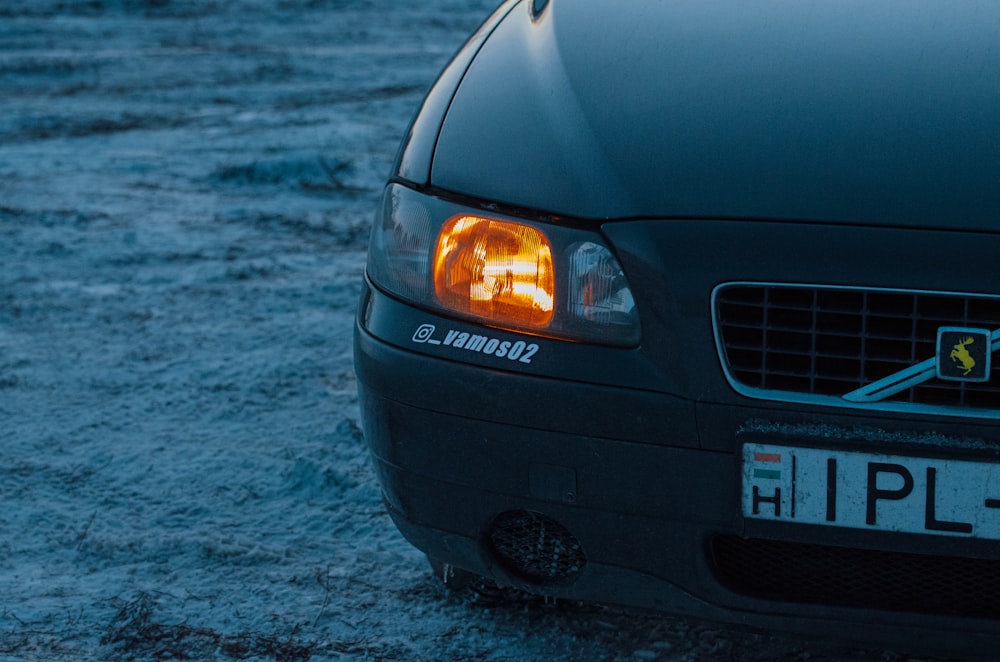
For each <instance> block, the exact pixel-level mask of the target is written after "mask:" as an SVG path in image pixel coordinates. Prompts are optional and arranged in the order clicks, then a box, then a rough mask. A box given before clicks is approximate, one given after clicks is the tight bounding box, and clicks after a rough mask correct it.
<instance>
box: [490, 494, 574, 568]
mask: <svg viewBox="0 0 1000 662" xmlns="http://www.w3.org/2000/svg"><path fill="white" fill-rule="evenodd" d="M490 543H491V544H492V546H493V552H494V554H496V557H497V558H498V559H499V560H500V563H501V564H502V565H503V566H504V567H505V568H507V569H508V570H510V571H511V572H513V573H515V574H517V575H520V576H521V577H524V578H525V579H529V580H531V581H533V582H536V583H540V584H544V583H550V582H564V581H568V580H570V579H572V578H573V577H575V576H576V575H577V573H579V572H580V571H581V570H582V569H583V566H584V565H586V563H587V559H586V556H584V553H583V549H582V548H581V547H580V541H579V540H577V539H576V537H575V536H574V535H573V534H572V533H570V531H569V530H568V529H567V528H566V527H564V526H563V525H562V524H560V523H559V522H556V521H555V520H554V519H552V518H550V517H546V516H545V515H541V514H539V513H534V512H531V511H528V510H511V511H507V512H504V513H501V514H500V515H499V516H498V517H497V518H496V520H494V522H493V529H492V531H491V532H490Z"/></svg>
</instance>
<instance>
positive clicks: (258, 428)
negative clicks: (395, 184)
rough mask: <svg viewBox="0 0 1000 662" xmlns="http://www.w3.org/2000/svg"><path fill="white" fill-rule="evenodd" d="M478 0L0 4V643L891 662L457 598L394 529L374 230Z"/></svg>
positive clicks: (402, 656) (119, 652) (69, 648)
mask: <svg viewBox="0 0 1000 662" xmlns="http://www.w3.org/2000/svg"><path fill="white" fill-rule="evenodd" d="M495 1H496V0H492V1H491V0H311V1H307V0H231V1H230V0H2V2H0V657H3V659H66V660H69V659H81V658H105V659H163V658H190V659H206V658H207V659H223V660H225V659H244V658H255V659H256V658H260V659H279V660H304V659H309V658H310V657H312V658H313V659H324V658H337V659H348V660H354V659H356V660H448V659H453V660H465V659H479V660H578V659H579V660H657V659H659V660H716V659H733V660H770V659H785V660H806V659H811V660H817V659H853V660H899V659H903V658H902V657H901V656H899V655H896V654H894V653H890V652H883V651H879V652H865V651H857V650H850V649H846V648H839V647H835V646H828V645H817V644H807V643H804V642H800V641H795V640H790V639H778V638H772V637H765V636H761V635H755V634H747V633H737V632H730V631H727V630H726V629H724V628H721V627H719V626H715V625H706V624H687V623H684V622H683V621H679V620H676V619H667V618H656V617H647V616H636V615H634V614H621V613H618V612H616V611H613V610H609V609H602V608H599V607H580V606H576V605H561V606H559V607H557V608H552V607H545V606H542V605H538V604H531V603H521V604H510V605H505V606H500V607H484V606H481V605H477V604H471V603H470V602H469V601H468V600H464V599H462V598H461V597H459V596H455V595H449V594H448V593H446V592H445V591H444V590H443V589H442V588H441V587H440V586H438V584H437V583H436V582H435V581H433V580H432V579H431V578H430V576H429V574H428V572H427V570H426V565H425V562H424V559H423V558H422V556H421V555H420V554H419V553H417V552H416V551H415V550H413V549H412V548H410V547H409V546H408V545H407V544H406V543H405V542H404V541H403V540H402V539H401V538H400V536H399V535H398V534H397V533H396V531H395V529H394V528H393V527H392V524H391V522H390V521H389V519H388V517H387V516H386V515H385V513H384V511H383V509H382V506H381V503H380V500H379V493H378V488H377V486H376V485H375V483H374V480H373V477H372V474H371V471H370V468H369V465H368V460H367V456H366V450H365V448H364V444H363V439H362V434H361V432H360V429H359V424H358V411H357V398H356V393H355V380H354V375H353V371H352V367H351V328H352V315H353V312H354V306H355V302H356V299H357V295H358V291H359V282H360V278H361V274H362V269H363V261H364V249H365V245H366V242H367V237H368V224H369V222H370V219H371V217H372V210H373V208H374V204H375V199H376V197H377V195H378V192H379V190H380V188H381V184H382V181H383V179H384V178H385V176H386V174H387V172H388V169H389V164H390V162H391V160H392V157H393V155H394V153H395V150H396V146H397V143H398V140H399V138H400V137H401V135H402V133H403V131H404V129H405V126H406V123H407V121H408V120H409V117H410V115H411V113H412V112H413V111H414V109H415V108H416V107H417V105H418V103H419V101H420V98H421V95H422V94H423V92H424V90H425V89H426V88H427V86H429V84H430V83H431V81H432V80H433V78H434V76H435V74H436V73H437V72H438V70H439V69H440V68H441V66H443V64H444V61H445V60H446V59H447V57H448V56H449V55H450V54H451V53H452V52H453V51H454V50H455V49H456V48H457V47H458V46H459V45H460V43H461V41H462V39H463V38H464V37H465V35H466V34H467V33H469V32H470V31H471V30H472V29H473V28H474V27H475V26H476V25H477V24H478V23H479V22H480V21H481V20H482V19H483V18H485V16H486V15H487V14H488V13H489V11H490V10H491V9H492V7H493V5H494V4H495Z"/></svg>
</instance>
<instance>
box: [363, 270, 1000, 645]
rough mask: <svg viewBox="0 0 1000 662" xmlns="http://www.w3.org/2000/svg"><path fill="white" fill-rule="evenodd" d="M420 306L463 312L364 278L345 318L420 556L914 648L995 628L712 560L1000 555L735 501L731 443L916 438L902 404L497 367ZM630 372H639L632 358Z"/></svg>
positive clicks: (610, 599)
mask: <svg viewBox="0 0 1000 662" xmlns="http://www.w3.org/2000/svg"><path fill="white" fill-rule="evenodd" d="M428 325H436V326H437V327H443V326H448V328H451V327H456V328H458V329H459V330H461V329H463V328H466V327H465V326H464V325H462V324H459V323H454V322H451V321H448V320H444V319H441V318H437V317H435V316H434V315H431V314H428V313H424V312H423V311H420V310H418V309H415V308H411V307H409V306H407V305H405V304H402V303H399V302H397V301H395V300H394V299H392V298H390V297H388V296H386V295H384V294H382V293H380V292H378V291H377V290H375V289H374V288H371V287H369V289H368V290H367V291H366V293H365V295H364V296H363V297H362V304H361V309H360V312H359V321H358V325H357V328H356V337H355V363H356V369H357V373H358V378H359V384H360V393H361V404H362V409H363V411H362V414H363V419H364V421H365V434H366V437H367V440H368V443H369V447H370V450H371V453H372V457H373V461H374V465H375V469H376V471H377V474H378V478H379V481H380V483H381V486H382V489H383V493H384V497H385V501H386V504H387V507H388V509H389V511H390V513H391V515H392V517H393V520H394V521H395V523H396V525H397V526H398V528H399V529H400V530H401V531H402V533H403V534H404V536H405V537H406V538H407V539H408V540H409V541H410V542H411V543H413V544H414V545H415V546H416V547H417V548H419V549H420V550H422V551H424V552H425V553H427V554H428V556H430V557H432V558H435V559H439V560H441V561H444V562H447V563H449V564H451V565H453V566H455V567H458V568H461V569H463V570H467V571H470V572H472V573H476V574H480V575H483V576H485V577H488V578H491V579H493V580H495V581H497V582H498V583H499V584H501V585H506V586H513V587H517V588H521V589H525V590H528V591H530V592H533V593H537V594H541V595H546V596H552V597H556V598H566V599H573V600H584V601H596V602H603V603H608V604H616V605H622V606H627V607H633V608H640V609H652V610H656V611H662V612H668V613H672V614H682V615H688V616H693V617H699V618H707V619H711V620H718V621H723V622H728V623H735V624H741V625H748V626H752V627H755V628H764V629H774V630H780V631H785V632H797V633H801V634H804V635H809V636H823V637H834V638H837V639H839V640H841V641H845V640H847V641H856V642H858V643H866V642H867V643H871V642H878V643H879V644H883V645H894V646H901V647H906V648H909V649H917V650H920V651H935V650H940V651H944V652H954V651H955V650H959V651H961V652H962V653H963V654H965V653H969V652H975V651H978V650H989V647H990V646H995V645H996V644H997V643H1000V637H998V636H996V635H992V634H990V632H991V630H993V629H994V625H995V621H993V620H992V617H995V616H996V615H995V614H989V613H978V612H977V613H972V614H970V613H967V612H962V611H961V610H959V612H958V613H954V614H953V613H923V612H922V611H921V610H919V609H918V610H913V609H911V608H909V607H907V606H906V605H904V604H902V603H900V604H898V605H897V604H894V603H892V601H891V600H890V601H889V602H888V603H886V602H885V601H882V602H878V601H876V602H875V603H873V604H874V606H873V605H872V604H866V602H865V600H863V599H859V600H857V601H854V602H852V600H846V601H845V600H840V601H838V600H836V599H834V600H832V601H831V600H827V599H825V598H824V597H823V596H822V595H820V594H819V593H817V595H816V596H814V597H815V599H808V598H807V599H805V600H800V599H794V600H789V599H785V598H784V597H782V596H781V595H780V592H778V593H775V594H773V595H768V594H767V591H766V590H765V591H761V590H758V589H759V588H760V586H762V585H763V584H766V582H762V581H759V580H760V579H761V578H760V577H756V576H755V575H756V570H755V566H754V563H755V562H754V561H753V560H752V559H751V560H749V561H747V562H748V563H749V564H750V565H740V563H737V564H736V565H733V564H731V563H729V561H725V562H722V561H720V559H722V558H723V557H725V558H727V559H730V560H731V558H732V557H733V555H734V553H735V555H736V556H737V557H739V556H740V555H741V554H742V551H741V550H742V547H741V545H743V543H745V542H750V543H751V544H753V543H754V542H756V541H759V542H762V543H764V544H765V545H768V544H772V543H773V544H777V545H779V550H778V551H779V552H781V551H782V550H781V549H780V545H792V546H795V545H801V546H803V547H802V549H803V550H837V549H846V550H851V551H852V552H858V553H860V554H862V556H861V557H858V558H856V559H855V560H854V561H853V562H855V563H867V559H868V558H869V557H865V556H863V555H864V554H875V555H881V557H879V558H878V559H876V560H877V561H878V562H880V563H884V564H885V567H887V568H892V567H897V566H898V563H897V560H902V561H904V562H905V561H907V560H908V559H910V558H918V557H919V558H936V559H941V562H940V564H941V565H948V564H950V563H951V561H953V560H956V561H958V560H966V561H970V562H974V563H980V562H986V563H989V562H990V561H989V560H990V559H993V558H995V557H996V552H995V543H994V542H991V541H984V540H973V539H955V538H943V537H935V536H926V535H916V534H901V533H886V532H878V531H865V530H854V529H835V528H832V527H824V526H814V525H797V524H789V523H785V522H769V521H763V520H756V519H746V518H744V517H743V515H742V512H741V505H740V504H741V462H742V459H741V458H742V455H741V450H740V449H741V448H742V445H743V443H748V442H769V443H770V442H777V443H787V444H790V445H798V446H809V447H816V446H819V447H823V446H827V447H831V448H841V447H844V446H845V445H846V446H850V445H851V443H853V442H851V441H850V440H849V438H850V437H851V435H857V434H859V433H858V430H876V429H877V430H882V431H883V434H888V433H887V432H885V431H886V430H888V431H890V432H891V434H892V435H894V441H893V443H892V444H891V445H887V444H882V446H881V447H879V446H878V444H879V441H878V439H877V438H875V439H874V441H873V440H872V439H868V440H866V444H868V445H869V446H871V444H873V443H874V444H875V445H876V447H877V448H879V449H880V450H882V451H883V452H890V451H893V452H899V449H900V448H901V447H902V448H907V447H911V448H917V447H920V444H922V443H924V442H923V440H922V435H923V434H924V432H922V431H921V430H922V428H923V427H924V426H922V425H920V424H919V422H917V421H914V419H913V418H912V417H911V418H900V417H892V416H889V415H881V414H878V413H876V414H874V415H866V416H859V415H855V414H854V413H853V412H852V413H851V415H850V416H849V417H848V418H845V415H844V412H829V411H823V410H822V409H821V408H814V410H812V411H810V409H809V408H808V407H795V408H791V407H789V406H788V405H786V406H785V407H784V408H782V407H780V406H775V405H774V404H773V403H760V402H756V401H752V400H746V399H744V400H743V401H742V402H738V403H735V404H734V403H711V402H698V401H695V400H689V399H686V398H681V397H677V396H674V395H671V394H668V393H663V392H661V391H657V390H655V389H641V388H628V387H626V386H624V385H622V384H620V383H619V384H616V383H614V382H616V381H618V380H616V376H615V369H609V370H607V371H605V374H607V380H606V381H608V382H611V383H610V384H608V383H605V384H601V383H595V380H593V379H587V378H585V377H586V376H584V375H580V376H579V377H578V379H558V378H555V377H553V376H551V375H545V374H531V373H529V372H525V371H522V372H518V371H516V370H503V369H498V368H497V367H495V366H491V365H484V364H483V363H484V361H485V359H483V357H481V356H480V355H478V354H477V355H475V356H471V355H469V356H467V355H466V354H465V353H463V352H458V353H454V352H453V353H452V354H451V355H448V354H444V353H442V351H443V350H442V348H441V347H439V346H432V345H427V344H426V343H424V342H415V341H414V338H417V339H419V338H421V336H420V335H419V334H418V333H416V330H418V329H421V328H426V327H427V326H428ZM469 328H472V327H469ZM489 333H493V334H494V335H496V334H500V335H501V336H502V332H493V331H489ZM551 342H552V343H553V344H549V342H548V341H545V340H543V339H539V343H540V344H541V348H540V350H539V352H538V356H539V357H545V358H546V359H556V358H559V357H556V356H553V354H554V353H558V352H561V351H564V350H565V351H567V352H570V353H572V352H576V351H580V350H581V349H586V348H580V347H578V346H575V345H573V344H572V343H564V342H562V343H560V342H558V341H551ZM606 351H613V352H617V353H618V354H619V360H618V361H615V360H614V359H613V357H610V356H609V357H606V358H603V359H602V358H601V357H600V356H597V357H596V358H595V359H594V362H595V364H596V365H598V366H599V365H601V364H602V363H603V362H605V361H607V365H609V366H610V365H615V364H618V365H619V366H620V365H621V364H627V363H628V362H629V361H630V360H631V359H630V358H629V356H628V350H606ZM469 358H471V359H473V360H474V362H469V361H468V360H467V359H469ZM560 362H566V364H571V363H572V356H569V357H562V358H559V360H552V365H556V364H559V363H560ZM581 369H582V368H581ZM637 370H638V369H635V370H632V371H631V374H632V375H633V376H636V374H637ZM640 372H641V371H640ZM621 381H624V380H621ZM635 381H637V382H640V383H641V381H642V379H641V375H639V376H638V378H637V379H636V380H635ZM734 397H735V396H734ZM873 416H874V417H873ZM837 431H839V432H837ZM935 431H936V433H940V432H941V431H942V430H941V429H940V426H938V427H937V428H935ZM947 431H950V432H952V433H954V434H955V436H956V438H961V439H964V438H967V439H970V442H969V448H968V449H966V450H965V451H964V452H965V453H966V454H968V455H969V456H970V457H971V456H978V455H981V453H978V454H977V451H976V450H975V448H974V446H975V443H974V442H973V441H971V440H973V439H975V438H976V435H977V434H987V433H988V432H989V429H988V428H986V427H983V428H969V427H968V426H966V425H961V424H958V423H953V424H952V426H951V429H950V430H947ZM900 435H902V437H903V438H904V443H903V444H900V443H899V439H900ZM907 438H909V440H910V441H912V444H910V445H909V446H908V445H907V444H906V443H905V440H906V439H907ZM845 439H848V440H847V441H845ZM951 451H952V453H954V452H955V451H956V449H954V448H952V449H951ZM958 452H959V453H961V452H963V451H962V449H958ZM511 514H514V515H515V516H516V515H517V514H526V516H527V517H529V518H530V517H540V518H542V519H541V522H542V524H541V529H539V528H538V527H537V526H535V528H531V526H532V524H531V522H528V523H525V522H524V521H520V522H518V523H516V524H514V525H513V526H514V527H515V531H514V532H513V533H510V532H509V531H508V532H505V533H504V534H503V535H504V536H505V537H504V541H505V542H498V538H497V530H498V528H504V527H507V526H508V524H509V522H510V516H511ZM546 527H547V528H546ZM529 529H530V530H529ZM521 534H523V535H524V536H525V540H524V541H523V545H522V546H521V548H519V550H517V551H514V552H512V551H511V550H510V548H509V547H507V546H505V545H506V544H507V543H508V542H509V538H510V535H514V536H515V537H516V536H517V535H521ZM539 536H542V537H544V536H550V537H552V536H556V537H559V536H562V537H563V538H565V540H564V541H562V542H560V543H557V544H556V546H555V547H551V546H549V547H546V549H547V550H548V553H550V554H553V555H555V556H558V555H559V554H560V553H563V554H564V555H565V554H566V553H571V554H578V555H579V558H576V557H574V558H575V560H573V561H572V562H571V565H570V566H565V565H564V566H562V567H561V569H559V570H554V571H553V572H552V573H551V574H546V572H547V571H546V570H545V569H542V570H541V571H539V567H540V566H539V563H542V564H543V566H544V559H543V560H542V561H539V559H538V558H537V554H536V553H535V551H533V550H532V546H539V545H540V543H539V541H538V538H539ZM734 545H735V547H734ZM570 548H572V550H570ZM734 549H735V550H736V551H735V552H733V550H734ZM770 549H771V548H765V550H764V551H763V552H759V553H763V554H765V555H767V554H771V551H770ZM553 550H555V551H553ZM574 550H575V551H574ZM726 550H728V551H726ZM784 551H785V552H788V553H791V554H793V555H795V554H797V551H798V550H797V549H792V550H784ZM928 555H929V556H928ZM838 562H839V561H838ZM777 563H779V564H780V563H781V561H780V560H777ZM722 565H725V567H722ZM902 567H909V566H906V565H905V563H904V564H903V566H902ZM912 567H913V568H929V569H928V570H927V572H928V573H929V574H928V576H927V577H924V578H921V577H909V578H908V580H907V581H909V582H911V583H914V584H919V583H921V582H922V581H923V580H924V579H926V580H927V581H928V582H933V581H935V577H933V576H931V575H934V574H935V573H936V570H935V567H936V566H934V565H933V564H932V565H931V566H912ZM836 571H837V572H850V571H849V570H845V569H844V568H840V569H838V570H836ZM761 572H765V570H764V569H761ZM818 572H823V570H818ZM904 572H905V571H904ZM913 572H923V571H921V570H914V571H913ZM911 574H913V573H911ZM743 575H746V576H743ZM744 579H747V580H748V581H743V580H744ZM748 586H749V587H751V588H749V589H748V588H747V587H748ZM817 590H821V589H817ZM899 590H901V591H903V592H904V593H905V591H906V590H908V589H899ZM928 590H929V591H931V592H933V588H931V589H928ZM800 597H801V596H800ZM930 599H931V600H932V601H933V595H931V596H930Z"/></svg>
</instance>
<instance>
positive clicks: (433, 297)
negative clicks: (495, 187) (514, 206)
mask: <svg viewBox="0 0 1000 662" xmlns="http://www.w3.org/2000/svg"><path fill="white" fill-rule="evenodd" d="M368 274H369V276H370V277H371V279H372V282H374V283H375V285H377V286H378V287H380V288H382V289H383V290H385V291H386V292H389V293H390V294H393V295H395V296H398V297H399V298H401V299H404V300H407V301H410V302H412V303H414V304H417V305H419V306H423V307H426V308H430V309H434V310H437V311H440V312H444V313H447V314H450V315H453V316H456V317H460V318H464V319H468V320H473V321H476V322H480V323H482V324H486V325H489V326H493V327H497V328H504V329H511V330H516V331H522V332H527V333H532V334H536V335H544V336H551V337H555V338H565V339H569V340H581V341H589V342H597V343H601V344H607V345H619V346H633V345H636V344H638V342H639V320H638V315H637V314H636V311H635V302H634V301H633V299H632V293H631V291H630V290H629V287H628V283H627V282H626V281H625V275H624V273H622V269H621V267H620V266H619V264H618V261H617V260H616V259H615V257H614V256H613V255H612V254H611V251H610V250H608V248H607V246H606V245H605V244H604V241H603V240H602V238H601V236H600V235H599V234H598V233H596V232H591V231H587V230H579V229H575V228H569V227H565V226H562V225H556V224H553V223H538V222H533V221H527V220H524V219H519V218H515V217H511V216H508V215H504V214H496V213H493V212H488V211H484V210H483V209H473V208H468V207H464V206H462V205H458V204H455V203H452V202H448V201H445V200H442V199H439V198H433V197H430V196H426V195H423V194H420V193H417V192H415V191H413V190H411V189H408V188H405V187H403V186H398V185H393V186H390V187H389V188H388V189H387V190H386V194H385V198H384V201H383V204H382V207H381V209H380V212H379V215H378V218H377V219H376V222H375V227H374V230H373V231H372V239H371V243H370V245H369V250H368Z"/></svg>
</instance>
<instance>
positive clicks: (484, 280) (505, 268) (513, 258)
mask: <svg viewBox="0 0 1000 662" xmlns="http://www.w3.org/2000/svg"><path fill="white" fill-rule="evenodd" d="M434 292H435V294H436V295H437V297H438V300H439V301H440V302H441V303H442V304H444V305H445V306H447V307H449V308H452V309H454V310H456V311H458V312H461V313H468V314H472V315H475V316H476V317H481V318H483V319H484V320H487V321H489V322H493V323H499V324H505V325H509V324H513V325H516V326H524V327H529V328H544V327H546V326H548V324H549V322H551V321H552V303H553V299H554V296H555V280H554V275H553V273H552V247H551V246H550V244H549V240H548V239H547V238H546V236H545V235H544V234H543V233H542V232H541V231H539V230H537V229H535V228H533V227H531V226H528V225H524V224H522V223H514V222H511V221H503V220H497V219H491V218H482V217H480V216H469V215H461V216H455V217H453V218H451V219H450V220H448V221H447V222H446V223H445V224H444V226H443V227H442V228H441V232H440V234H438V240H437V248H436V250H435V252H434Z"/></svg>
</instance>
